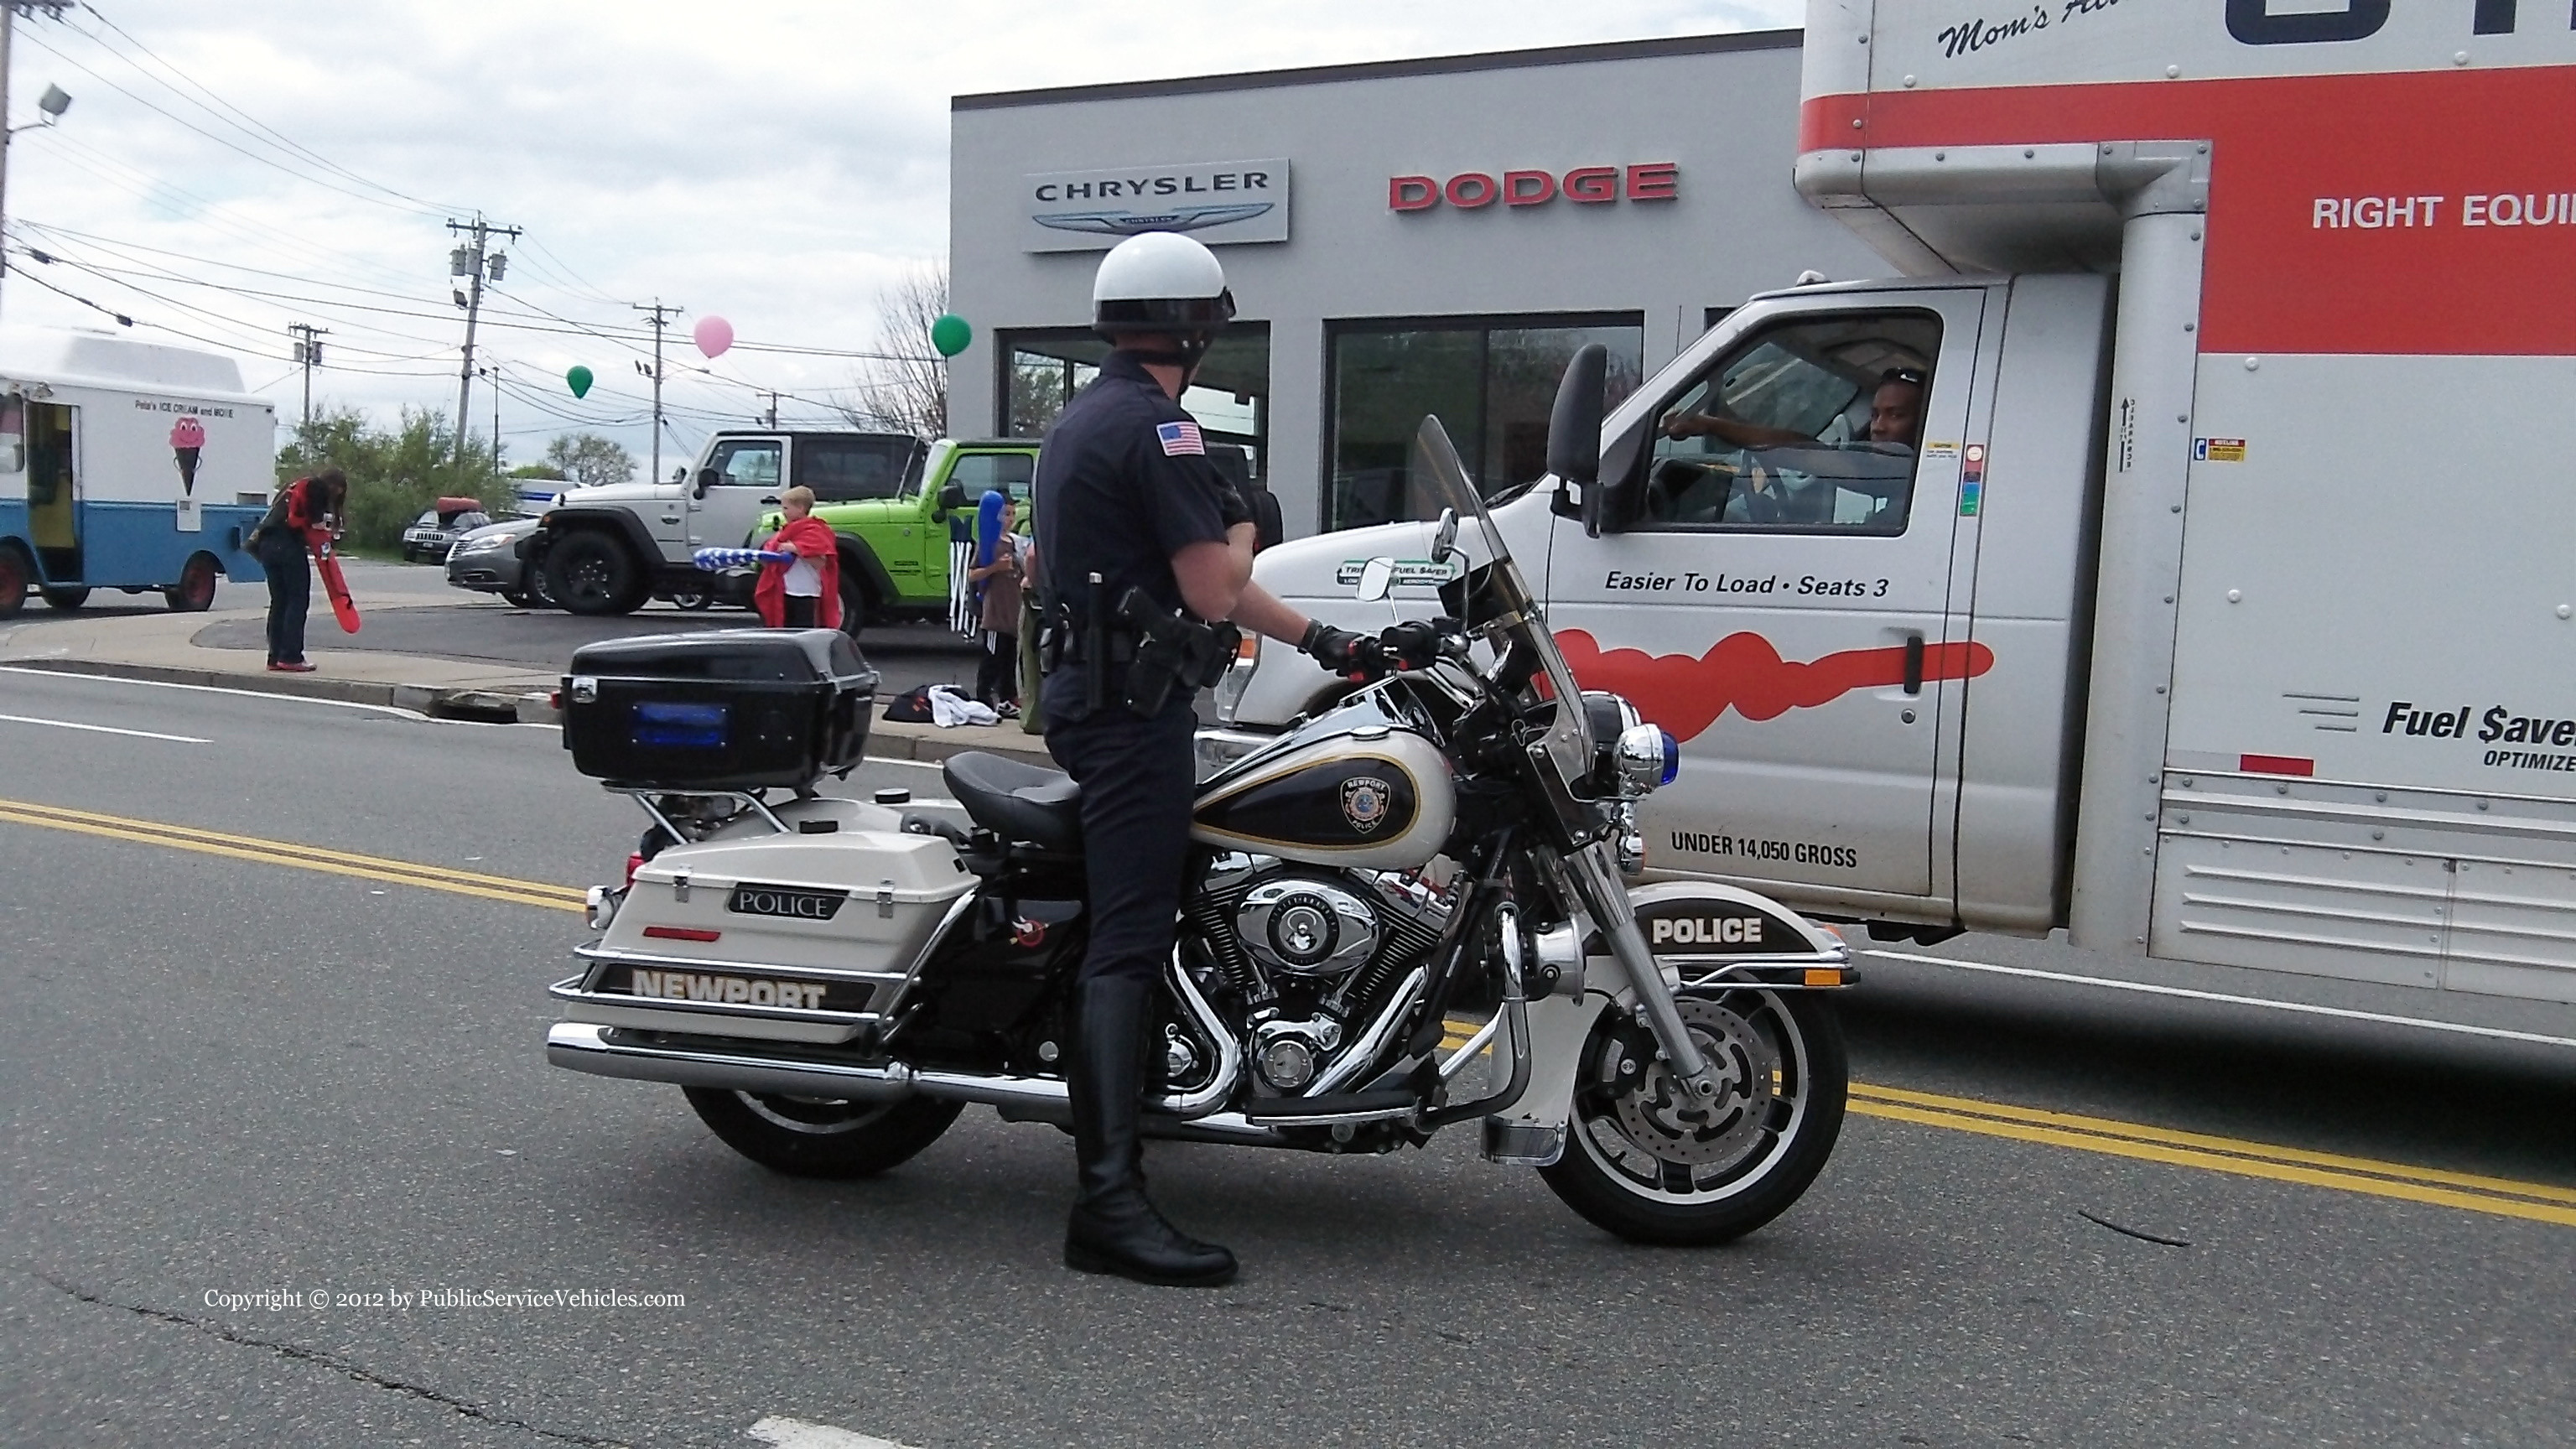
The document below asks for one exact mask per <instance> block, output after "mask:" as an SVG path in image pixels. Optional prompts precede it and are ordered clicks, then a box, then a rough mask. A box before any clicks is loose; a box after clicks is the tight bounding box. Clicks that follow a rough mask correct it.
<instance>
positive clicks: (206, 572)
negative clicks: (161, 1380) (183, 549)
mask: <svg viewBox="0 0 2576 1449" xmlns="http://www.w3.org/2000/svg"><path fill="white" fill-rule="evenodd" d="M161 597H162V598H164V599H167V600H169V601H170V609H171V612H173V613H178V614H202V613H204V612H205V611H206V610H208V609H211V608H213V607H214V606H215V560H214V557H213V556H212V555H211V554H202V553H201V554H195V555H192V556H191V557H190V558H189V559H188V565H187V567H185V568H183V569H181V570H179V582H177V583H175V584H173V585H171V586H170V587H168V588H166V589H163V590H162V591H161Z"/></svg>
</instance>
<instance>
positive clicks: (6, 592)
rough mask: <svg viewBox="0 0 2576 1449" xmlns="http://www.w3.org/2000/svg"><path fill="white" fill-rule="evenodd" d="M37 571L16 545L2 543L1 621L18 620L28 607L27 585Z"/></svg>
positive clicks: (0, 574)
mask: <svg viewBox="0 0 2576 1449" xmlns="http://www.w3.org/2000/svg"><path fill="white" fill-rule="evenodd" d="M35 573H36V571H35V570H34V569H32V568H30V567H28V565H27V556H26V555H25V554H23V553H21V552H19V551H18V546H17V545H16V544H14V543H0V619H12V618H16V617H17V614H18V611H19V610H20V609H23V608H25V607H27V583H28V581H29V580H30V579H32V578H34V577H35Z"/></svg>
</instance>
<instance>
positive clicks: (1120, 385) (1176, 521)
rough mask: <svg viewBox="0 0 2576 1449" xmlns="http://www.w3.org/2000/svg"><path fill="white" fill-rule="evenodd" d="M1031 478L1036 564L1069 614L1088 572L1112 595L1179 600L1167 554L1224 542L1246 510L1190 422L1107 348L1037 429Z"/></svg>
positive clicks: (1112, 599) (1130, 361) (1077, 611)
mask: <svg viewBox="0 0 2576 1449" xmlns="http://www.w3.org/2000/svg"><path fill="white" fill-rule="evenodd" d="M1036 489H1037V501H1036V513H1037V525H1038V564H1039V567H1040V568H1042V569H1044V570H1045V572H1046V581H1047V585H1048V587H1049V589H1050V591H1051V592H1052V593H1053V595H1054V596H1055V597H1056V598H1058V599H1061V600H1063V601H1064V603H1065V605H1066V607H1067V608H1069V609H1071V610H1072V611H1073V615H1074V618H1075V619H1076V620H1077V621H1079V620H1080V619H1082V618H1083V617H1084V614H1083V611H1084V610H1085V609H1086V608H1087V607H1089V585H1088V582H1087V581H1088V579H1089V578H1090V576H1091V575H1092V574H1095V573H1096V574H1098V575H1100V578H1101V584H1102V595H1101V596H1102V597H1103V598H1104V599H1105V600H1107V601H1108V602H1109V603H1110V604H1111V605H1113V606H1114V605H1115V604H1116V603H1117V602H1118V600H1119V598H1120V596H1121V595H1123V594H1125V593H1126V592H1127V590H1128V589H1130V588H1139V589H1143V590H1144V591H1145V592H1146V593H1147V594H1149V595H1151V596H1152V597H1153V598H1154V599H1155V600H1156V601H1157V602H1159V603H1160V604H1162V605H1163V607H1165V608H1167V609H1179V608H1181V607H1182V603H1181V585H1180V580H1179V579H1178V578H1176V577H1174V576H1173V574H1172V555H1174V554H1176V553H1179V552H1180V551H1181V550H1182V549H1184V548H1187V547H1188V546H1189V545H1191V544H1194V543H1208V542H1217V543H1222V542H1224V541H1225V533H1226V528H1227V526H1228V525H1229V524H1232V523H1236V522H1240V521H1242V520H1244V519H1247V518H1249V517H1250V516H1251V515H1250V513H1249V512H1248V511H1247V510H1246V509H1245V507H1244V504H1243V500H1242V498H1241V496H1240V495H1238V494H1237V493H1236V492H1235V490H1234V485H1232V484H1230V483H1228V482H1227V481H1226V480H1225V476H1224V475H1223V474H1221V473H1219V472H1218V471H1217V470H1216V465H1215V464H1213V463H1210V462H1209V461H1208V457H1207V445H1206V442H1205V440H1204V439H1203V438H1202V437H1201V435H1200V433H1199V425H1198V423H1197V422H1196V421H1195V420H1193V419H1192V418H1191V417H1190V415H1189V413H1188V412H1186V411H1184V410H1183V409H1182V407H1181V405H1180V404H1179V403H1178V402H1175V401H1173V400H1172V399H1171V398H1170V397H1169V396H1167V395H1165V393H1164V392H1163V388H1162V384H1160V383H1157V382H1156V381H1154V379H1153V376H1152V375H1151V374H1149V373H1147V372H1146V371H1145V367H1144V364H1142V363H1140V362H1138V361H1137V360H1136V359H1135V357H1134V356H1133V355H1132V354H1129V353H1126V352H1112V353H1110V354H1109V356H1108V357H1107V358H1106V359H1105V360H1103V361H1102V363H1101V365H1100V375H1099V376H1098V377H1095V378H1093V379H1092V380H1091V382H1090V384H1089V385H1088V386H1086V387H1084V388H1083V390H1082V391H1081V392H1079V393H1076V394H1074V397H1073V401H1071V402H1069V403H1067V404H1065V409H1064V413H1063V415H1062V416H1060V417H1058V418H1057V419H1056V420H1055V426H1053V427H1051V428H1049V429H1047V434H1046V442H1045V444H1044V446H1043V447H1042V448H1041V449H1040V451H1039V453H1038V473H1037V484H1036Z"/></svg>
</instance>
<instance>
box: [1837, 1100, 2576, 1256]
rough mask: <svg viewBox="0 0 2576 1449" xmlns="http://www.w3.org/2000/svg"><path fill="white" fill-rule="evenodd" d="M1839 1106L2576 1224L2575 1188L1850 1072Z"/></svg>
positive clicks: (2206, 1167)
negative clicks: (1947, 1091) (1913, 1086)
mask: <svg viewBox="0 0 2576 1449" xmlns="http://www.w3.org/2000/svg"><path fill="white" fill-rule="evenodd" d="M1849 1110H1850V1111H1852V1112H1853V1113H1856V1114H1858V1115H1860V1116H1863V1117H1884V1118H1888V1119H1890V1120H1892V1121H1897V1122H1912V1123H1914V1124H1916V1125H1917V1126H1922V1127H1942V1128H1947V1129H1949V1130H1950V1131H1953V1132H1974V1133H1977V1134H1979V1135H1981V1136H1986V1137H2002V1138H2007V1139H2009V1140H2011V1141H2015V1142H2036V1143H2040V1144H2043V1145H2045V1146H2049V1147H2071V1148H2074V1149H2076V1150H2077V1151H2079V1152H2099V1153H2104V1154H2107V1155H2109V1156H2112V1157H2127V1158H2134V1159H2136V1160H2138V1161H2141V1162H2161V1163H2165V1164H2167V1165H2169V1166H2174V1167H2196V1168H2200V1169H2203V1170H2204V1171H2209V1172H2226V1173H2233V1174H2235V1175H2237V1176H2239V1177H2261V1178H2269V1179H2270V1180H2272V1181H2274V1182H2295V1183H2299V1184H2302V1185H2304V1186H2308V1187H2326V1188H2334V1189H2336V1190H2338V1191H2341V1192H2358V1193H2366V1194H2368V1195H2370V1196H2372V1197H2391V1198H2398V1199H2400V1200H2402V1201H2406V1202H2416V1203H2429V1204H2432V1205H2434V1206H2438V1207H2450V1208H2464V1209H2466V1210H2468V1211H2470V1212H2480V1213H2493V1214H2496V1215H2498V1216H2500V1217H2508V1218H2528V1219H2530V1220H2531V1221H2533V1222H2541V1223H2556V1224H2558V1225H2560V1226H2562V1227H2576V1189H2569V1188H2564V1187H2552V1186H2549V1185H2548V1184H2546V1183H2537V1182H2515V1181H2512V1180H2510V1179H2507V1178H2501V1177H2480V1176H2477V1175H2476V1174H2474V1173H2466V1172H2445V1171H2442V1170H2441V1169H2439V1168H2431V1167H2410V1166H2407V1165H2406V1164H2404V1163H2397V1162H2379V1161H2375V1160H2373V1159H2371V1158H2367V1157H2343V1156H2339V1155H2337V1154H2335V1153H2331V1152H2308V1151H2305V1150H2303V1149H2300V1148H2296V1147H2275V1146H2272V1145H2270V1144H2268V1143H2262V1142H2245V1141H2241V1140H2239V1139H2237V1138H2233V1137H2212V1136H2209V1135H2208V1134H2206V1133H2200V1132H2176V1131H2173V1130H2171V1129H2169V1128H2163V1127H2146V1126H2141V1125H2139V1124H2138V1123H2135V1122H2117V1121H2113V1120H2111V1119H2109V1118H2107V1117H2083V1116H2078V1115H2076V1114H2074V1113H2072V1112H2045V1111H2041V1110H2039V1109H2038V1108H2035V1107H2013V1106H2006V1105H2004V1104H2002V1103H1999V1102H1979V1101H1975V1100H1973V1099H1971V1098H1967V1097H1944V1096H1939V1095H1936V1094H1934V1093H1931V1092H1911V1091H1907V1090H1905V1089H1903V1088H1901V1087H1881V1086H1873V1085H1870V1084H1867V1083H1862V1082H1854V1083H1852V1088H1851V1103H1850V1107H1849Z"/></svg>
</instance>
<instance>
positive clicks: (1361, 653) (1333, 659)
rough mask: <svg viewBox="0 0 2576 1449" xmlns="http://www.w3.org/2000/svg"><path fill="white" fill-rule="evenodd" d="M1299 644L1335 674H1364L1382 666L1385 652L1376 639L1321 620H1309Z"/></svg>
mask: <svg viewBox="0 0 2576 1449" xmlns="http://www.w3.org/2000/svg"><path fill="white" fill-rule="evenodd" d="M1297 647H1298V648H1300V649H1302V650H1304V651H1306V652H1307V653H1308V654H1311V655H1313V656H1314V657H1315V662H1316V663H1318V664H1321V665H1323V666H1324V667H1325V668H1326V669H1329V670H1331V671H1333V672H1334V673H1335V674H1364V673H1367V672H1368V671H1370V670H1372V669H1375V668H1380V667H1382V666H1383V665H1384V664H1385V662H1386V651H1385V650H1384V649H1382V648H1380V647H1379V645H1378V642H1377V640H1375V639H1373V638H1371V637H1369V636H1368V635H1366V634H1354V633H1352V632H1351V631H1350V630H1348V629H1336V628H1334V627H1333V626H1332V625H1330V624H1327V623H1325V622H1324V621H1323V620H1321V619H1310V620H1308V621H1307V623H1306V632H1305V634H1304V636H1303V637H1301V638H1299V639H1298V641H1297Z"/></svg>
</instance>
